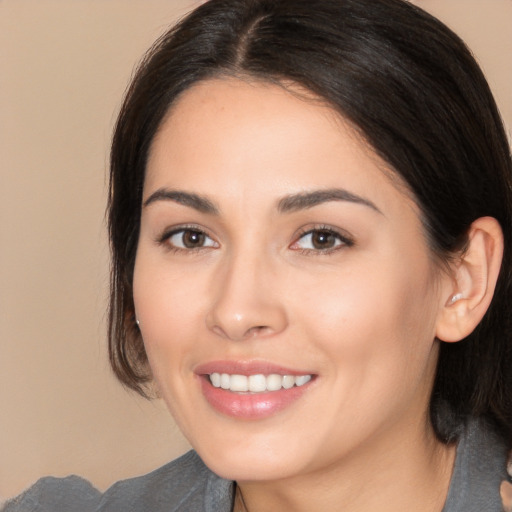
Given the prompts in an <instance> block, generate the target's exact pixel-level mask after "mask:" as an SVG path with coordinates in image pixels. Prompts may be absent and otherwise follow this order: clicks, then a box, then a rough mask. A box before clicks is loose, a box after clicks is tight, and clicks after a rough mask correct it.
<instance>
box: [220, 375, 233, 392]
mask: <svg viewBox="0 0 512 512" xmlns="http://www.w3.org/2000/svg"><path fill="white" fill-rule="evenodd" d="M230 385H231V379H230V378H229V375H228V374H227V373H223V374H222V375H221V376H220V387H221V388H222V389H229V386H230Z"/></svg>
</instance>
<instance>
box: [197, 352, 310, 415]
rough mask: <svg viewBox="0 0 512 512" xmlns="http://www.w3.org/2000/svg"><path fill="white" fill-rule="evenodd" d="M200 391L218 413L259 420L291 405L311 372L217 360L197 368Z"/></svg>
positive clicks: (260, 363)
mask: <svg viewBox="0 0 512 512" xmlns="http://www.w3.org/2000/svg"><path fill="white" fill-rule="evenodd" d="M195 373H196V374H197V375H198V376H199V377H200V382H201V390H202V393H203V396H204V397H205V398H206V401H207V402H208V404H209V405H210V406H211V407H213V409H215V410H216V411H217V412H220V413H222V414H224V415H228V416H231V417H235V418H240V419H248V420H258V419H264V418H267V417H269V416H272V415H274V414H276V413H278V412H279V411H281V410H283V409H285V408H287V407H290V406H292V404H294V403H295V402H296V401H297V400H298V399H299V398H300V397H301V396H303V394H304V393H305V392H306V391H307V389H308V388H309V385H310V384H311V381H312V380H313V378H314V377H315V375H314V374H312V373H309V372H307V371H300V370H292V369H289V368H283V367H280V366H277V365H274V364H271V363H262V362H246V361H244V362H233V361H218V362H212V363H208V364H205V365H201V366H200V367H198V368H196V370H195Z"/></svg>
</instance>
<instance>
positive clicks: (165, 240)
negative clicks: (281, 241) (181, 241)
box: [157, 225, 354, 255]
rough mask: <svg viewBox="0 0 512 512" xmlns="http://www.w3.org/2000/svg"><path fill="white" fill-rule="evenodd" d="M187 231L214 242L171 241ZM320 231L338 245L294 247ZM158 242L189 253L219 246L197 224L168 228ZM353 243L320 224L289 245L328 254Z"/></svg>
mask: <svg viewBox="0 0 512 512" xmlns="http://www.w3.org/2000/svg"><path fill="white" fill-rule="evenodd" d="M187 232H188V233H197V234H198V235H200V236H204V237H206V238H208V239H210V240H211V241H212V242H213V243H211V244H209V245H203V246H199V247H189V248H187V247H178V246H176V245H173V244H171V243H170V239H171V238H172V237H173V236H175V235H178V234H180V233H182V236H183V235H184V234H185V233H187ZM319 233H325V234H327V235H329V236H333V237H334V238H335V239H336V242H335V243H337V245H335V246H334V247H329V248H325V249H322V248H316V249H309V248H308V249H303V248H300V247H294V246H297V245H298V243H299V242H300V241H301V240H302V239H304V238H305V237H306V236H308V235H311V236H313V235H314V234H319ZM157 242H158V244H159V245H163V246H165V247H166V249H167V250H169V251H171V252H188V253H190V252H196V251H201V250H204V249H209V248H211V247H213V248H217V247H218V246H219V244H218V242H216V241H215V240H214V239H213V238H212V237H211V236H209V235H208V233H207V232H206V231H205V230H204V229H202V228H200V227H198V226H195V225H186V226H179V227H176V228H173V229H171V230H166V231H165V232H164V233H163V234H162V235H161V236H159V237H158V238H157ZM353 245H354V240H353V239H352V238H350V237H349V236H347V235H346V234H342V233H340V232H339V231H338V230H336V229H333V228H332V227H330V226H325V225H320V226H315V227H313V228H309V229H305V230H303V231H301V232H300V233H299V234H298V236H297V238H296V240H295V242H293V243H292V244H291V245H290V246H289V247H290V249H292V250H294V251H299V252H301V253H302V254H306V255H314V254H317V255H318V254H322V255H327V254H331V253H333V252H336V251H338V250H340V249H342V248H344V247H352V246H353Z"/></svg>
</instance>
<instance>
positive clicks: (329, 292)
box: [292, 259, 436, 377]
mask: <svg viewBox="0 0 512 512" xmlns="http://www.w3.org/2000/svg"><path fill="white" fill-rule="evenodd" d="M392 261H393V262H394V264H389V265H386V266H385V269H383V268H382V266H377V265H365V264H361V267H360V271H358V269H357V267H355V266H354V267H352V268H351V271H350V272H348V271H347V272H343V271H340V272H337V273H336V272H333V273H332V274H331V275H330V276H325V278H322V279H319V278H318V277H317V278H316V279H311V280H310V281H309V282H307V283H299V286H298V287H297V288H298V293H296V294H292V296H293V295H294V296H295V297H296V300H295V302H294V307H293V309H294V311H295V316H296V318H297V319H298V320H297V321H298V322H299V323H300V324H301V325H302V328H303V330H304V331H305V332H306V333H307V338H308V339H309V340H311V341H312V343H313V344H316V346H317V348H320V349H321V350H323V351H325V352H326V354H327V355H328V356H329V357H330V359H331V360H332V361H333V362H336V364H338V365H340V366H343V367H344V368H345V367H346V366H348V367H349V368H350V369H354V370H355V368H356V367H357V368H359V369H360V370H361V369H362V368H364V367H365V366H366V367H371V368H372V370H371V371H372V372H374V373H375V374H379V372H382V373H385V372H388V373H389V372H397V371H398V372H404V371H407V369H410V368H412V367H413V366H414V367H416V368H417V367H418V366H419V365H421V364H425V362H426V359H428V357H429V354H430V350H431V348H432V343H433V340H434V333H435V311H436V308H435V303H436V301H435V294H434V289H433V286H432V284H431V283H432V277H431V275H430V271H429V264H428V262H425V265H424V268H422V269H421V272H418V271H417V270H418V269H417V268H415V271H414V272H412V271H407V270H405V271H404V268H405V269H407V267H406V266H401V265H400V260H398V264H397V263H396V261H397V260H396V259H395V260H392ZM402 263H404V265H405V262H402ZM300 289H302V290H308V293H301V292H300ZM356 373H357V372H356V371H354V374H356ZM380 377H384V375H380Z"/></svg>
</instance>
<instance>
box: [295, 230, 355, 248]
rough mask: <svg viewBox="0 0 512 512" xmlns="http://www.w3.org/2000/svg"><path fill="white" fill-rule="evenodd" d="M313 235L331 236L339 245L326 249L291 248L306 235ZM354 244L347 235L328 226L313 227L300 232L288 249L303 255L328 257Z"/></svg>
mask: <svg viewBox="0 0 512 512" xmlns="http://www.w3.org/2000/svg"><path fill="white" fill-rule="evenodd" d="M315 233H326V234H328V235H331V236H333V237H335V239H337V241H338V242H339V245H335V246H334V247H330V248H327V249H301V248H300V247H297V248H293V246H294V245H297V244H298V242H299V241H300V240H301V239H303V238H305V237H306V236H308V235H313V234H315ZM354 243H355V242H354V240H353V239H352V238H351V237H349V236H348V235H347V234H342V233H340V231H338V230H337V229H334V228H332V227H330V226H326V225H319V226H314V227H313V228H309V229H305V230H303V231H301V232H300V233H299V234H298V236H297V239H296V241H295V242H293V244H292V245H291V246H290V248H292V249H293V250H296V251H300V252H301V253H302V254H305V255H315V254H316V255H318V254H321V255H328V254H332V253H333V252H336V251H339V250H340V249H343V248H346V247H352V246H353V245H354Z"/></svg>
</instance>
